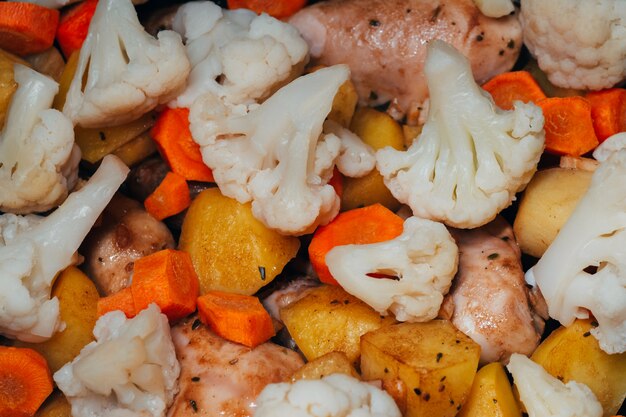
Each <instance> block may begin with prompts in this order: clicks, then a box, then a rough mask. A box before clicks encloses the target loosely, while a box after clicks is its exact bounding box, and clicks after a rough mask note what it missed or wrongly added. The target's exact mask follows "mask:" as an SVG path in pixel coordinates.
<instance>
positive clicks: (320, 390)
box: [254, 374, 401, 417]
mask: <svg viewBox="0 0 626 417" xmlns="http://www.w3.org/2000/svg"><path fill="white" fill-rule="evenodd" d="M254 416H255V417H275V416H289V417H370V416H371V417H400V416H401V414H400V410H399V409H398V406H397V405H396V403H395V402H394V401H393V399H392V398H391V396H390V395H389V394H387V393H386V392H385V391H383V390H381V389H378V388H376V387H374V386H373V385H370V384H367V383H365V382H361V381H359V380H358V379H355V378H352V377H351V376H348V375H344V374H331V375H328V376H325V377H324V378H322V379H317V380H314V379H310V380H305V379H301V380H299V381H296V382H294V383H293V384H290V383H286V382H284V383H280V384H269V385H267V386H266V387H265V388H264V389H263V391H261V394H259V396H258V397H257V409H256V412H255V413H254Z"/></svg>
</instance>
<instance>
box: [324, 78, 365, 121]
mask: <svg viewBox="0 0 626 417" xmlns="http://www.w3.org/2000/svg"><path fill="white" fill-rule="evenodd" d="M358 101H359V96H357V94H356V88H355V87H354V84H353V83H352V81H350V80H348V81H346V82H345V83H343V84H342V85H341V87H339V90H337V94H336V95H335V99H334V100H333V107H332V108H331V109H330V113H328V119H330V120H333V121H335V122H337V123H339V124H340V125H342V126H343V127H348V126H350V122H351V121H352V116H353V115H354V109H356V103H357V102H358Z"/></svg>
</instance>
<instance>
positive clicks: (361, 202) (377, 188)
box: [341, 108, 404, 211]
mask: <svg viewBox="0 0 626 417" xmlns="http://www.w3.org/2000/svg"><path fill="white" fill-rule="evenodd" d="M350 129H351V130H352V131H353V132H354V133H356V134H357V135H358V136H359V137H360V138H361V139H362V140H363V142H365V143H367V144H368V145H370V146H371V147H372V148H374V150H378V149H382V148H384V147H385V146H391V147H392V148H394V149H398V150H401V149H404V133H403V131H402V128H401V127H400V125H399V124H398V122H396V121H395V120H393V119H392V118H391V116H389V115H388V114H387V113H382V112H379V111H377V110H374V109H370V108H360V109H357V111H356V112H355V113H354V117H353V118H352V123H351V124H350ZM375 203H380V204H382V205H384V206H385V207H387V208H388V209H390V210H392V211H395V210H397V209H398V208H399V207H400V203H399V202H398V200H396V199H395V198H394V197H393V195H391V192H390V191H389V190H388V189H387V186H386V185H385V183H384V182H383V177H382V176H381V175H380V174H379V173H378V171H376V170H374V171H372V172H370V173H369V174H368V175H366V176H364V177H361V178H344V181H343V194H342V196H341V210H344V211H345V210H352V209H355V208H359V207H365V206H369V205H372V204H375Z"/></svg>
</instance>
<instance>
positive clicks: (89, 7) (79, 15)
mask: <svg viewBox="0 0 626 417" xmlns="http://www.w3.org/2000/svg"><path fill="white" fill-rule="evenodd" d="M97 5H98V0H85V1H83V2H81V3H79V4H77V5H75V6H73V7H71V8H70V9H67V10H66V11H64V12H63V14H62V15H61V19H60V20H59V27H58V28H57V42H58V43H59V46H60V47H61V51H62V52H63V55H65V57H66V58H69V56H70V55H72V52H74V51H77V50H79V49H80V47H81V46H83V42H84V41H85V38H86V37H87V32H88V31H89V24H90V23H91V18H92V17H93V14H94V13H95V12H96V6H97Z"/></svg>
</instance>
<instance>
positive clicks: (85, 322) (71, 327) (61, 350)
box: [16, 266, 100, 373]
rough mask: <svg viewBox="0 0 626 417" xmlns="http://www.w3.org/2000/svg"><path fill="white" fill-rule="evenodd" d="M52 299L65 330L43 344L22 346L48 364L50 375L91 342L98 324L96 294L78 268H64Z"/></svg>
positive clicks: (53, 288)
mask: <svg viewBox="0 0 626 417" xmlns="http://www.w3.org/2000/svg"><path fill="white" fill-rule="evenodd" d="M52 296H53V297H58V299H59V309H60V312H61V320H63V322H64V323H65V329H64V330H63V331H61V332H58V333H55V334H54V335H53V336H52V337H51V338H50V339H48V340H46V341H45V342H42V343H22V342H17V343H16V345H19V346H23V347H29V348H31V349H34V350H36V351H37V352H39V353H41V355H42V356H43V357H44V358H46V360H47V361H48V366H49V367H50V371H51V372H52V373H54V372H56V371H58V370H59V369H60V368H61V367H62V366H63V365H65V364H66V363H67V362H70V361H71V360H72V359H74V357H76V356H77V355H78V354H79V353H80V351H81V349H82V348H83V347H84V346H85V345H86V344H87V343H90V342H91V341H93V340H94V337H93V326H94V325H95V324H96V320H97V313H96V309H97V305H98V299H99V298H100V297H99V295H98V290H97V289H96V286H95V285H94V283H93V282H92V281H91V280H90V279H89V278H88V277H87V275H85V274H83V273H82V272H81V271H80V270H79V269H78V268H76V267H73V266H70V267H68V268H66V269H65V270H64V271H63V272H62V273H61V275H59V277H58V278H57V279H56V281H55V282H54V286H53V287H52Z"/></svg>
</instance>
